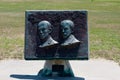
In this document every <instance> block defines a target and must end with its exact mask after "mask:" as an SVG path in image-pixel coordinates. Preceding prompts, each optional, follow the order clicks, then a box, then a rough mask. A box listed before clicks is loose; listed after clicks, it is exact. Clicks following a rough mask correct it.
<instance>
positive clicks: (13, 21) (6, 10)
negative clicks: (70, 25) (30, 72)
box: [0, 0, 120, 63]
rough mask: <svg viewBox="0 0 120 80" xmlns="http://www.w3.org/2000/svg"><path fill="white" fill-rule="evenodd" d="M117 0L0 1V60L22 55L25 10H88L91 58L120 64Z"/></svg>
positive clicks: (119, 17) (119, 12)
mask: <svg viewBox="0 0 120 80" xmlns="http://www.w3.org/2000/svg"><path fill="white" fill-rule="evenodd" d="M119 5H120V1H119V0H1V1H0V55H1V57H0V59H4V58H21V59H22V58H23V50H24V23H25V22H24V21H25V19H24V16H25V15H24V13H25V11H26V10H88V25H89V36H90V57H92V58H98V57H102V58H106V59H110V60H114V61H116V62H119V63H120V31H119V30H120V26H119V25H120V6H119Z"/></svg>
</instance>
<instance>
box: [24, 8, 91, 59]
mask: <svg viewBox="0 0 120 80" xmlns="http://www.w3.org/2000/svg"><path fill="white" fill-rule="evenodd" d="M87 24H88V23H87V11H45V10H37V11H35V10H34V11H26V13H25V51H24V52H25V53H24V55H25V59H26V60H52V59H63V60H84V59H88V57H89V54H88V53H89V49H88V25H87Z"/></svg>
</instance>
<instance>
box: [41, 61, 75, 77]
mask: <svg viewBox="0 0 120 80" xmlns="http://www.w3.org/2000/svg"><path fill="white" fill-rule="evenodd" d="M40 76H41V77H74V74H73V71H72V69H71V66H70V63H69V61H68V60H46V62H45V65H44V68H43V70H42V71H41V74H40Z"/></svg>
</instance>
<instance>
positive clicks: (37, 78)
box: [10, 72, 85, 80]
mask: <svg viewBox="0 0 120 80" xmlns="http://www.w3.org/2000/svg"><path fill="white" fill-rule="evenodd" d="M10 77H12V78H17V79H21V80H25V79H26V80H85V78H82V77H41V72H39V73H38V75H23V74H22V75H21V74H11V75H10Z"/></svg>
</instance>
